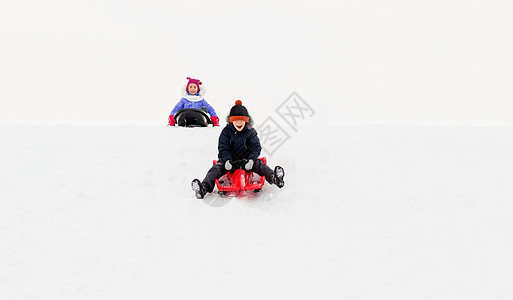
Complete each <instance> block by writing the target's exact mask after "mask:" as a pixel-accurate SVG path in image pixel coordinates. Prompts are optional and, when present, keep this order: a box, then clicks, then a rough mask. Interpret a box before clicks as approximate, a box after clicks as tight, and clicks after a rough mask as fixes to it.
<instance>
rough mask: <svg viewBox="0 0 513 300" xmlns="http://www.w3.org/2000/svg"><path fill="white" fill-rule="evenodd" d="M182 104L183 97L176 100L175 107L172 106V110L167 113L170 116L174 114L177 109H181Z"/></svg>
mask: <svg viewBox="0 0 513 300" xmlns="http://www.w3.org/2000/svg"><path fill="white" fill-rule="evenodd" d="M183 105H184V98H182V99H180V101H178V103H177V104H176V105H175V107H174V108H173V110H172V111H171V113H170V114H169V115H170V116H172V115H174V114H176V112H177V111H179V110H181V109H183Z"/></svg>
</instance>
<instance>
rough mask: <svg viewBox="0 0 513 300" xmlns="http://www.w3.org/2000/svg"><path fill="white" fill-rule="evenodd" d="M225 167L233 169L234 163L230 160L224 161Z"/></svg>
mask: <svg viewBox="0 0 513 300" xmlns="http://www.w3.org/2000/svg"><path fill="white" fill-rule="evenodd" d="M224 168H225V169H226V170H228V171H230V170H231V169H232V164H231V163H230V160H227V161H226V162H225V163H224Z"/></svg>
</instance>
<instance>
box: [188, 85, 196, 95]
mask: <svg viewBox="0 0 513 300" xmlns="http://www.w3.org/2000/svg"><path fill="white" fill-rule="evenodd" d="M187 92H189V94H191V95H196V93H197V92H198V86H197V85H196V84H195V83H191V84H189V86H187Z"/></svg>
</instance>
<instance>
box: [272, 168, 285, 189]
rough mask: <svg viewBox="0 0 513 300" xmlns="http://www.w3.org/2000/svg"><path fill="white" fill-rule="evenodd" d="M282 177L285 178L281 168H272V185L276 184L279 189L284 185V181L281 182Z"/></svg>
mask: <svg viewBox="0 0 513 300" xmlns="http://www.w3.org/2000/svg"><path fill="white" fill-rule="evenodd" d="M283 177H285V171H284V170H283V168H282V167H280V166H276V167H275V168H274V173H273V183H274V184H276V186H277V187H279V188H280V189H281V188H282V187H283V186H284V185H285V181H283Z"/></svg>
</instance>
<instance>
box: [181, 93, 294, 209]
mask: <svg viewBox="0 0 513 300" xmlns="http://www.w3.org/2000/svg"><path fill="white" fill-rule="evenodd" d="M227 123H228V124H227V125H226V127H225V128H224V129H223V131H222V132H221V135H220V136H219V144H218V147H217V149H218V151H219V154H218V158H219V160H218V162H217V163H216V164H215V165H213V166H212V168H210V170H209V171H208V172H207V175H206V176H205V179H203V182H200V181H199V179H194V180H193V181H192V183H191V187H192V189H193V191H194V192H195V193H196V198H198V199H203V197H204V196H205V194H207V193H210V192H212V191H213V190H214V186H215V180H216V179H219V178H221V176H223V175H224V174H226V173H227V172H228V171H230V170H232V169H233V168H234V166H233V164H234V162H237V161H241V160H245V164H244V169H245V170H247V171H252V172H255V173H257V174H258V175H260V176H265V177H266V180H267V182H269V183H270V184H275V185H276V186H278V187H279V188H282V187H283V186H284V185H285V182H284V181H283V177H284V176H285V172H284V170H283V168H282V167H280V166H276V167H275V168H274V171H273V170H272V169H271V168H269V167H268V166H267V165H266V164H264V163H262V161H260V160H259V159H258V156H259V155H260V151H261V150H262V146H261V145H260V140H259V139H258V136H257V131H256V130H255V129H254V128H253V120H252V118H251V116H250V115H249V113H248V110H247V109H246V107H244V106H242V101H240V100H237V101H235V106H233V107H232V109H231V110H230V114H229V115H228V118H227Z"/></svg>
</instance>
